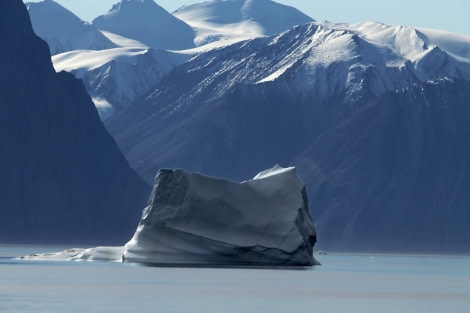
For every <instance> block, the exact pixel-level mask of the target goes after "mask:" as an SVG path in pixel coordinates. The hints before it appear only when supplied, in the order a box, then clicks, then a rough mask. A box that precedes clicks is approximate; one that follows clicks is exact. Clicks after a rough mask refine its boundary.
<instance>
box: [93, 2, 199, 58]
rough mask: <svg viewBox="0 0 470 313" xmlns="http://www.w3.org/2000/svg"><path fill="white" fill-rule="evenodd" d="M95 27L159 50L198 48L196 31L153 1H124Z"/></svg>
mask: <svg viewBox="0 0 470 313" xmlns="http://www.w3.org/2000/svg"><path fill="white" fill-rule="evenodd" d="M92 24H93V26H95V27H97V28H99V29H101V30H105V31H108V32H111V33H114V34H117V35H120V36H123V37H127V38H132V39H135V40H138V41H140V42H142V43H143V44H145V45H147V46H149V47H152V48H159V49H166V50H182V49H189V48H193V47H194V31H193V29H192V28H191V27H190V26H189V25H187V24H186V23H184V22H183V21H181V20H179V19H177V18H176V17H174V16H173V15H171V14H170V13H168V12H167V11H166V10H165V9H163V8H162V7H160V6H159V5H158V4H157V3H156V2H155V1H153V0H121V1H120V2H119V3H117V4H115V5H113V7H112V8H111V10H109V11H108V12H107V13H106V14H103V15H101V16H98V17H97V18H95V19H94V20H93V23H92Z"/></svg>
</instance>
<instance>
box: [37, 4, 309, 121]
mask: <svg viewBox="0 0 470 313" xmlns="http://www.w3.org/2000/svg"><path fill="white" fill-rule="evenodd" d="M29 6H30V8H31V9H30V13H33V14H34V15H38V17H37V23H33V26H34V27H35V28H36V29H39V30H41V31H38V33H40V34H44V35H42V37H43V38H45V39H46V40H47V39H48V38H56V37H57V36H56V35H55V32H58V31H57V29H62V28H61V26H60V25H56V24H57V22H60V23H61V24H64V25H75V24H76V23H77V21H79V19H78V18H77V17H76V16H74V15H73V14H72V13H70V12H68V11H67V10H65V9H64V8H62V7H60V6H59V5H58V4H56V3H55V2H53V1H51V0H47V1H44V2H41V3H32V4H30V5H29ZM33 8H36V9H33ZM38 8H39V9H40V10H39V9H38ZM233 8H236V10H233ZM267 10H270V12H271V13H270V14H271V16H270V17H271V19H270V18H268V17H267V16H265V15H264V13H265V12H266V11H267ZM34 12H36V13H34ZM59 13H60V14H59ZM178 14H182V16H184V17H185V18H187V19H191V23H192V25H196V24H197V25H199V26H200V27H199V28H198V27H196V26H195V30H194V31H193V30H188V28H189V26H188V25H186V24H184V22H182V21H180V20H179V19H177V18H175V17H173V16H172V15H170V14H169V13H168V12H166V11H165V10H164V9H162V8H161V7H159V6H158V5H157V4H156V3H155V2H154V1H153V0H149V1H140V0H139V1H137V0H126V1H121V2H119V3H117V4H115V5H114V6H113V8H112V9H111V10H110V11H109V12H108V13H107V14H104V15H102V16H100V17H98V18H96V19H95V21H94V25H98V26H99V28H101V33H99V36H100V38H101V37H103V36H102V35H104V36H105V39H106V41H107V42H111V44H112V45H114V46H115V47H117V48H116V49H106V50H103V51H95V50H101V48H99V47H93V46H92V45H89V46H84V47H79V48H76V49H75V50H73V51H69V52H66V53H61V54H59V55H55V56H54V57H53V62H54V67H55V68H56V70H57V71H61V70H66V71H69V72H72V73H74V74H75V76H76V77H78V78H80V79H82V80H83V82H84V84H85V86H86V88H87V91H88V93H89V94H90V95H91V96H92V98H93V101H94V102H95V105H96V107H97V108H98V111H99V113H100V116H101V118H102V119H103V120H105V119H107V118H109V117H110V116H111V115H112V114H114V112H115V111H119V110H120V109H121V108H122V107H125V106H127V105H129V104H130V103H132V101H134V100H135V99H136V98H137V97H139V96H140V95H142V94H143V93H144V92H145V91H146V90H147V89H148V88H150V87H152V86H154V85H155V84H156V83H157V82H158V80H159V79H160V78H161V77H162V76H163V75H164V74H166V73H167V72H168V71H170V70H171V69H172V68H174V67H175V66H176V65H179V64H181V63H183V62H184V61H186V60H187V59H188V58H189V57H190V56H191V55H194V54H197V53H199V52H201V51H205V50H210V49H211V48H213V47H215V46H226V45H228V44H231V43H234V42H238V41H241V40H245V39H251V38H255V37H260V36H261V37H264V36H266V35H269V34H271V33H274V32H277V30H286V29H288V28H290V27H292V26H293V25H296V24H301V23H305V22H308V21H311V19H310V18H309V17H307V16H306V15H304V14H303V13H301V12H299V11H297V10H295V9H294V8H291V7H288V6H284V5H280V4H277V3H275V2H272V1H264V0H257V1H238V0H237V1H235V0H232V1H212V2H208V3H203V4H201V5H193V6H188V7H185V8H183V9H181V10H178V11H177V14H176V15H178ZM214 14H215V15H214ZM217 14H219V16H218V17H217V16H216V15H217ZM52 15H60V16H61V19H60V20H58V21H55V20H54V18H51V16H52ZM205 15H211V16H212V19H211V20H210V21H209V20H207V19H206V20H204V16H205ZM135 16H139V18H138V19H135ZM272 18H274V19H275V20H276V22H275V23H274V24H275V25H273V23H272V22H270V20H272ZM136 21H137V23H136ZM80 23H84V22H81V21H80ZM209 24H210V25H211V26H210V30H209V32H208V31H207V30H208V29H207V27H208V25H209ZM80 25H81V24H80ZM123 25H124V26H123ZM129 25H132V26H133V27H130V26H129ZM201 25H203V26H202V28H201ZM249 25H251V26H250V27H248V26H249ZM87 26H88V27H89V28H93V30H94V31H97V28H94V26H90V25H87ZM121 26H122V28H123V29H121V28H119V27H121ZM252 26H254V28H253V27H252ZM63 29H64V30H62V31H63V32H64V34H66V35H64V38H62V39H61V40H59V39H57V40H55V41H53V42H50V45H51V46H54V47H56V48H54V50H55V51H60V49H59V47H63V46H66V45H67V42H68V41H69V40H71V38H76V36H75V35H73V34H72V33H70V32H65V30H67V29H73V28H72V27H65V28H63ZM168 29H171V30H172V31H171V32H169V31H168ZM195 32H197V35H195ZM162 34H163V35H164V36H163V35H162ZM174 34H177V35H174ZM214 34H216V35H215V36H213V35H214ZM221 34H222V35H221ZM162 36H163V37H162ZM190 36H191V38H190V40H189V41H190V44H183V43H184V42H187V39H188V38H189V37H190ZM195 36H196V37H195ZM201 36H202V37H204V38H205V39H203V40H202V41H201V38H202V37H201ZM207 36H209V37H210V38H211V39H208V38H209V37H207ZM151 41H152V42H153V44H152V42H151ZM157 41H158V45H157V44H156V42H157ZM194 41H196V42H198V44H203V43H207V42H208V41H212V42H211V43H210V44H207V45H204V46H201V47H198V48H193V49H189V50H185V51H184V54H181V53H177V52H171V51H166V52H165V51H163V50H155V49H153V48H148V46H164V47H165V48H167V49H170V48H171V49H176V48H177V49H186V48H190V47H193V46H194ZM108 48H109V47H108Z"/></svg>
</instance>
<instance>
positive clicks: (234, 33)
mask: <svg viewBox="0 0 470 313" xmlns="http://www.w3.org/2000/svg"><path fill="white" fill-rule="evenodd" d="M172 14H173V15H174V16H176V17H177V18H179V19H181V20H183V21H185V22H186V23H188V24H189V25H191V26H192V27H193V28H194V29H195V31H196V39H195V42H196V44H197V45H198V46H201V45H204V44H208V43H211V42H217V41H221V42H230V41H239V40H241V39H249V38H254V37H262V36H270V35H275V34H278V33H280V32H282V31H285V30H287V29H289V28H291V27H293V26H295V25H299V24H305V23H309V22H313V19H312V18H310V17H308V16H307V15H305V14H303V13H302V12H300V11H298V10H297V9H295V8H293V7H289V6H286V5H282V4H279V3H276V2H274V1H271V0H229V1H206V2H203V3H197V4H192V5H188V6H183V7H182V8H180V9H178V10H176V11H175V12H173V13H172Z"/></svg>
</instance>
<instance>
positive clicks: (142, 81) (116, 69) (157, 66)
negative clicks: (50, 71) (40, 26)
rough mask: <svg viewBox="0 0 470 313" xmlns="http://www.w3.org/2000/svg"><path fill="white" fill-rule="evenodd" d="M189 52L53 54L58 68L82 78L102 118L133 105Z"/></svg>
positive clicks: (128, 50) (134, 50) (131, 50)
mask: <svg viewBox="0 0 470 313" xmlns="http://www.w3.org/2000/svg"><path fill="white" fill-rule="evenodd" d="M188 58H189V56H187V55H185V54H179V53H174V52H169V51H165V50H159V49H153V48H146V49H142V48H115V49H108V50H102V51H81V50H79V51H71V52H67V53H62V54H59V55H56V56H53V57H52V61H53V63H54V67H55V69H56V71H57V72H60V71H62V70H65V71H68V72H71V73H73V74H74V75H75V77H77V78H80V79H81V80H82V81H83V83H84V85H85V88H86V89H87V91H88V93H89V94H90V95H91V96H92V98H93V101H94V103H95V105H96V107H97V109H98V112H99V114H100V117H101V119H102V120H106V119H107V118H109V117H110V116H111V115H112V114H114V112H115V111H117V110H120V109H121V108H123V107H125V106H127V105H129V104H130V103H131V102H132V101H134V99H136V98H137V97H138V96H140V95H142V94H143V93H144V92H146V91H147V90H148V89H149V88H150V87H152V86H154V85H155V84H156V83H157V82H158V81H159V79H160V78H161V77H162V76H163V75H164V74H166V73H168V72H169V71H170V70H171V69H173V68H174V67H175V66H176V65H179V64H181V63H183V62H184V61H186V60H187V59H188Z"/></svg>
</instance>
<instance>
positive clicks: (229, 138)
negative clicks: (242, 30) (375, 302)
mask: <svg viewBox="0 0 470 313" xmlns="http://www.w3.org/2000/svg"><path fill="white" fill-rule="evenodd" d="M377 29H381V30H382V33H378V32H377V31H376V30H377ZM433 38H434V39H435V38H437V37H436V36H435V33H433V32H430V33H428V35H426V34H425V32H424V31H418V30H416V29H413V28H406V27H405V28H403V27H395V26H387V25H383V24H378V23H364V24H357V25H346V24H339V25H336V24H329V23H311V24H307V25H302V26H297V27H294V28H293V29H291V30H289V31H286V32H284V33H282V34H279V35H277V36H273V37H268V38H258V39H253V40H249V41H245V42H241V43H238V44H234V45H232V46H228V47H225V48H221V49H215V50H212V51H209V52H206V53H203V54H200V55H198V56H196V57H194V58H192V59H191V60H190V61H188V62H186V63H185V64H183V65H181V66H179V67H177V68H176V69H175V70H173V71H171V72H170V73H169V74H167V75H166V76H164V77H163V78H162V79H161V80H160V82H159V83H158V84H157V85H156V86H155V87H154V88H153V90H151V91H150V92H149V93H148V94H146V96H145V97H142V101H141V102H140V103H135V104H134V105H133V106H131V107H129V108H128V109H125V110H124V111H123V112H121V113H118V114H117V115H116V116H114V117H113V118H111V119H110V120H109V121H108V122H107V123H106V126H107V128H108V130H109V131H110V132H111V133H112V134H113V136H114V137H115V138H116V140H117V142H118V144H119V146H120V147H121V149H122V150H123V152H124V153H125V154H126V156H127V157H128V159H129V160H130V162H131V164H132V165H133V166H134V168H136V170H137V171H138V172H139V173H140V175H142V177H144V178H145V179H146V180H148V181H149V180H150V179H151V176H150V175H148V173H151V172H153V171H154V170H155V169H156V168H161V167H183V168H186V169H188V170H191V171H200V172H203V173H206V174H209V175H214V176H222V177H228V178H231V179H234V180H239V179H243V177H246V176H249V175H250V173H256V172H257V171H259V169H262V168H266V167H269V166H271V165H272V164H275V163H280V164H282V165H293V166H296V167H298V168H299V173H300V175H301V176H302V178H303V180H304V181H305V182H306V183H307V186H308V190H309V199H310V203H311V204H312V205H311V206H310V207H311V209H312V215H313V217H314V220H315V221H316V223H317V227H318V228H317V229H318V231H319V245H320V248H321V247H322V244H323V245H324V246H323V247H325V248H327V249H382V250H392V249H396V250H402V251H403V250H414V251H416V250H419V249H421V250H427V251H431V250H433V249H434V250H435V251H437V250H441V251H444V250H452V251H457V250H460V251H461V250H466V251H469V250H470V247H469V246H468V245H467V244H466V242H465V240H464V239H463V238H468V235H470V234H469V233H468V230H467V228H466V227H463V226H462V223H461V220H462V218H467V219H468V218H469V217H470V216H469V215H470V212H469V211H468V210H467V209H466V208H468V207H469V204H470V198H468V196H466V195H465V194H464V193H463V190H464V189H465V186H466V182H467V180H468V179H470V172H468V171H467V170H466V167H465V164H466V163H467V161H468V155H469V154H468V153H467V152H468V150H469V149H470V145H469V144H468V143H467V142H466V141H464V140H463V138H466V137H467V136H468V127H467V126H466V122H465V121H468V120H469V119H470V116H469V110H468V108H467V107H468V105H467V102H468V101H467V100H465V99H467V97H468V96H469V94H468V90H469V89H468V87H469V86H470V83H469V82H470V62H469V59H468V57H467V56H466V53H467V50H466V49H462V50H461V52H459V54H457V53H456V50H455V49H454V48H455V47H456V46H458V44H457V43H454V44H452V43H449V44H448V45H447V46H446V47H442V48H441V47H439V46H437V45H436V43H435V42H433ZM465 40H467V43H469V42H470V39H469V38H466V39H465ZM465 40H464V41H465ZM467 47H468V46H467ZM444 49H447V50H444ZM451 50H452V51H451ZM411 135H413V136H411ZM437 155H442V157H436V156H437ZM450 160H459V161H458V162H457V164H454V163H452V162H451V161H450ZM438 166H443V168H442V170H440V171H439V173H436V167H438ZM409 175H412V176H411V177H410V176H409ZM408 180H409V181H408ZM404 182H406V183H404ZM450 182H452V183H450ZM449 183H450V185H449ZM450 186H452V187H450ZM426 194H432V195H435V196H434V197H431V198H430V199H426V200H422V199H423V197H425V195H426ZM431 199H433V200H431ZM428 214H431V215H428ZM421 220H423V221H426V222H427V226H426V227H423V230H422V233H421V230H420V227H421V226H420V225H421V224H420V221H421ZM439 225H441V226H442V225H447V226H446V227H443V226H442V227H440V226H439ZM439 227H440V228H439ZM438 228H439V229H438Z"/></svg>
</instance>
